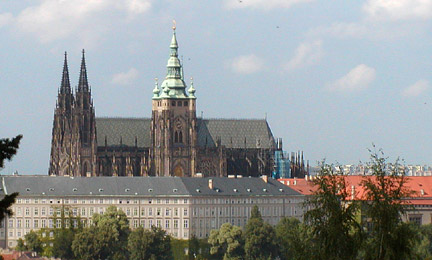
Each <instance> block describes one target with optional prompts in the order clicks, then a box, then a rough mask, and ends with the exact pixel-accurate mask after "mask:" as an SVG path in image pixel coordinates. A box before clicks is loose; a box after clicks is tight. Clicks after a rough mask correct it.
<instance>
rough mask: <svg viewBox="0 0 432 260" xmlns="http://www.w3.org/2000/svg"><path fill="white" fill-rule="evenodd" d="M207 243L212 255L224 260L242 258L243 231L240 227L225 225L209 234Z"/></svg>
mask: <svg viewBox="0 0 432 260" xmlns="http://www.w3.org/2000/svg"><path fill="white" fill-rule="evenodd" d="M208 242H209V243H210V245H211V248H210V253H211V254H212V255H216V256H219V257H220V258H223V259H224V260H237V259H238V260H240V259H243V257H244V254H245V252H244V239H243V230H242V229H241V228H240V227H237V226H232V225H231V224H230V223H225V224H223V225H222V226H221V227H220V229H215V230H212V231H211V232H210V237H209V239H208Z"/></svg>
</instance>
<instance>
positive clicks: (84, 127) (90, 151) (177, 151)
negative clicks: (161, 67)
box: [49, 28, 282, 176]
mask: <svg viewBox="0 0 432 260" xmlns="http://www.w3.org/2000/svg"><path fill="white" fill-rule="evenodd" d="M173 29H174V31H173V36H172V40H171V44H170V55H169V59H168V63H167V74H166V77H165V79H164V81H163V82H162V84H160V85H159V84H158V83H157V81H156V84H155V86H154V89H153V93H152V94H153V98H152V113H151V118H97V117H95V108H94V106H93V99H92V96H91V88H90V87H89V83H88V80H87V69H86V63H85V55H84V51H83V54H82V61H81V71H80V76H79V83H78V87H77V88H76V89H75V93H73V91H72V89H71V85H70V81H69V72H68V65H67V56H66V54H65V60H64V67H63V76H62V81H61V86H60V89H59V92H58V100H57V104H56V108H55V112H54V122H53V129H52V143H51V158H50V167H49V174H50V175H60V176H67V175H69V176H197V175H198V176H227V175H243V176H259V175H270V174H271V173H272V171H273V167H274V153H275V151H276V150H277V149H282V147H277V146H276V142H275V139H274V137H273V134H272V132H271V130H270V127H269V125H268V123H267V121H266V120H265V119H259V120H252V119H204V118H199V117H197V116H196V105H197V98H196V96H195V88H194V86H193V82H191V83H190V86H189V87H187V86H186V83H185V81H184V78H183V70H182V64H181V62H180V60H179V58H178V44H177V38H176V32H175V28H173Z"/></svg>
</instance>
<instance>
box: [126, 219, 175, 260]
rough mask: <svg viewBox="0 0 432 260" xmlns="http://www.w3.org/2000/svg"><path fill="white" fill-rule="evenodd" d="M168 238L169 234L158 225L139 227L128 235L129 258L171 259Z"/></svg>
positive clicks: (138, 259) (137, 259)
mask: <svg viewBox="0 0 432 260" xmlns="http://www.w3.org/2000/svg"><path fill="white" fill-rule="evenodd" d="M170 240H171V238H170V236H169V235H167V233H166V232H165V231H164V230H163V229H162V228H160V227H155V226H152V227H151V229H150V230H148V229H144V228H142V227H139V228H137V229H135V230H134V231H132V232H131V233H130V235H129V239H128V250H129V259H132V260H141V259H152V260H153V259H154V260H156V259H160V260H170V259H173V257H172V254H171V243H170Z"/></svg>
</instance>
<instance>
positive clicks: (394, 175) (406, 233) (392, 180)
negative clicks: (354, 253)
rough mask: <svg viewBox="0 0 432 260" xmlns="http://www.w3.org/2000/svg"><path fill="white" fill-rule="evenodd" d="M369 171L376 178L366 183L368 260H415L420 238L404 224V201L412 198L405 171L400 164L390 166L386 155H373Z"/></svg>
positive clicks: (367, 178)
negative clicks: (416, 246)
mask: <svg viewBox="0 0 432 260" xmlns="http://www.w3.org/2000/svg"><path fill="white" fill-rule="evenodd" d="M369 167H370V169H371V171H372V176H369V177H366V178H365V179H364V180H363V181H362V185H363V186H364V189H365V200H366V201H367V205H366V206H365V207H364V208H365V215H366V216H367V218H368V219H369V221H368V223H367V224H368V225H366V228H367V232H368V239H367V241H366V243H365V248H364V259H377V260H384V259H412V257H413V253H414V250H413V249H414V247H415V243H416V240H417V234H416V232H415V231H414V229H413V228H412V227H411V226H410V224H409V223H404V222H402V215H403V214H404V213H405V212H406V210H407V205H406V204H404V201H403V199H404V198H407V197H410V196H411V195H412V191H411V190H410V189H409V188H408V186H407V185H406V182H407V181H408V178H407V177H405V175H404V167H403V166H402V165H400V164H399V162H398V161H396V163H394V164H388V163H387V162H386V159H385V158H384V157H383V153H382V151H379V154H378V153H372V155H371V162H370V163H369Z"/></svg>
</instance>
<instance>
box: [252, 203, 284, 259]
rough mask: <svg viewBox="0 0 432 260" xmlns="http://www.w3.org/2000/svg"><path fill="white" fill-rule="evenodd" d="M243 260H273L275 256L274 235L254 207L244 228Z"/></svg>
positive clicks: (270, 227) (272, 230)
mask: <svg viewBox="0 0 432 260" xmlns="http://www.w3.org/2000/svg"><path fill="white" fill-rule="evenodd" d="M244 237H245V259H250V260H253V259H263V260H266V259H273V258H275V257H276V256H277V246H276V233H275V231H274V229H273V227H272V226H271V225H270V224H268V223H266V222H264V220H263V219H262V217H261V213H260V212H259V210H258V207H257V206H256V205H255V206H254V207H253V208H252V211H251V217H250V219H249V220H248V222H247V224H246V226H245V233H244Z"/></svg>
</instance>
